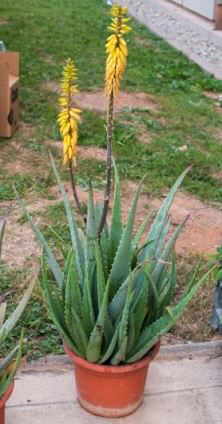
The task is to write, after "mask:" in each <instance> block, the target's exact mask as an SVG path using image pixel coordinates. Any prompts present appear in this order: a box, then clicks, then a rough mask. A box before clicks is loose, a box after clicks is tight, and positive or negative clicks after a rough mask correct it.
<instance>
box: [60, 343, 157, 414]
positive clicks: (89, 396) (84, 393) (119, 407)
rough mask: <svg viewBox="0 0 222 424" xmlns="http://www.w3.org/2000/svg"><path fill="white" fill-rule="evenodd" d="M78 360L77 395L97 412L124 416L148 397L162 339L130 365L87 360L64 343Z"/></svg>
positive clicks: (93, 412) (76, 361)
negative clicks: (148, 378) (147, 388)
mask: <svg viewBox="0 0 222 424" xmlns="http://www.w3.org/2000/svg"><path fill="white" fill-rule="evenodd" d="M64 348H65V351H66V353H68V355H69V357H70V358H71V360H72V361H73V363H74V367H75V380H76V388H77V398H78V401H79V403H80V405H81V406H82V408H83V409H85V410H86V411H88V412H90V413H91V414H93V415H97V416H102V417H107V418H120V417H125V416H127V415H130V414H132V413H133V412H134V411H136V409H137V408H139V406H140V405H141V403H142V402H143V398H144V387H145V381H146V376H147V373H148V370H149V365H150V363H151V361H152V360H153V359H154V358H155V356H156V355H157V354H158V352H159V348H160V342H158V343H157V344H156V345H155V346H154V347H153V349H151V351H150V352H149V353H148V355H147V356H146V357H145V358H143V359H141V360H140V361H138V362H136V363H132V364H129V365H128V364H127V365H118V366H113V365H98V364H93V363H90V362H88V361H86V360H85V359H83V358H80V357H79V356H77V355H76V354H75V353H74V352H72V351H70V349H69V348H68V346H66V345H64Z"/></svg>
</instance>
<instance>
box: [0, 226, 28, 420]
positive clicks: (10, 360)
mask: <svg viewBox="0 0 222 424" xmlns="http://www.w3.org/2000/svg"><path fill="white" fill-rule="evenodd" d="M4 228H5V222H4V221H1V222H0V255H1V249H2V242H3V234H4ZM33 287H34V282H32V283H31V284H30V285H29V287H28V289H26V291H25V293H24V295H23V297H22V299H21V300H20V302H19V304H18V306H17V307H16V309H15V310H14V312H13V313H12V314H11V315H10V316H8V317H7V319H6V320H5V315H6V302H5V301H4V300H0V347H3V343H4V341H5V340H6V338H7V336H8V335H9V334H10V332H11V331H12V329H13V328H14V327H15V325H16V323H17V321H18V320H19V318H20V316H21V314H22V313H23V311H24V309H25V307H26V304H27V302H28V300H29V298H30V296H31V293H32V289H33ZM2 298H3V296H1V299H2ZM22 342H23V337H22V335H21V337H20V341H19V342H18V344H17V345H16V346H15V347H14V348H13V349H12V350H11V351H10V352H9V353H8V354H7V356H6V357H5V358H3V359H2V358H1V359H0V424H4V423H5V404H6V402H7V400H8V399H9V397H10V395H11V394H12V391H13V388H14V377H15V373H16V371H17V369H18V366H19V364H20V360H21V356H22Z"/></svg>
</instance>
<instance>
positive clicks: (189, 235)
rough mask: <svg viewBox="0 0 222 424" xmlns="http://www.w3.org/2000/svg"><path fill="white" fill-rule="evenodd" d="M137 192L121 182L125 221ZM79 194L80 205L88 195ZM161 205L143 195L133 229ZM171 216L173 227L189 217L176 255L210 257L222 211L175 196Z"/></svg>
mask: <svg viewBox="0 0 222 424" xmlns="http://www.w3.org/2000/svg"><path fill="white" fill-rule="evenodd" d="M65 187H66V191H67V193H68V195H69V197H70V199H71V198H72V193H71V190H70V187H69V183H67V184H66V185H65ZM136 189H137V184H135V183H133V182H130V181H124V182H122V195H123V196H122V215H123V219H124V220H126V218H127V215H128V212H129V208H130V205H131V201H132V197H133V195H134V193H135V191H136ZM51 191H52V193H53V194H54V195H56V197H60V195H59V193H58V189H57V187H53V188H52V189H51ZM78 192H79V197H80V200H81V202H86V201H87V192H85V191H82V190H81V189H78ZM60 200H61V198H60ZM95 200H96V201H97V202H102V201H103V193H102V192H98V191H96V192H95ZM161 203H162V201H161V200H159V199H151V198H150V197H149V196H148V195H147V194H145V193H142V194H141V196H140V199H139V202H138V209H137V216H136V227H137V228H138V227H139V225H140V224H141V223H142V222H143V220H144V218H145V217H146V216H147V215H148V214H149V215H150V216H151V217H152V216H153V215H154V214H155V211H156V210H157V209H158V208H159V206H160V204H161ZM170 215H171V220H172V224H173V226H176V225H178V224H180V223H181V222H182V221H183V220H184V219H185V218H186V217H187V216H188V215H189V219H188V221H187V223H186V225H185V228H184V230H183V232H182V233H181V235H180V237H179V239H178V241H177V243H176V251H177V253H179V254H181V255H185V256H189V255H208V254H213V253H215V252H216V249H217V247H219V246H220V245H221V244H222V210H219V209H217V208H215V207H212V206H209V205H207V204H205V203H203V202H201V201H200V200H198V199H196V198H195V197H194V196H189V195H186V194H184V193H178V195H177V196H176V199H175V201H174V204H173V206H172V208H171V212H170ZM151 221H152V218H151Z"/></svg>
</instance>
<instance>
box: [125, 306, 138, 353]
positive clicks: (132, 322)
mask: <svg viewBox="0 0 222 424" xmlns="http://www.w3.org/2000/svg"><path fill="white" fill-rule="evenodd" d="M136 322H137V316H136V315H135V313H133V312H132V310H131V311H130V314H129V329H128V341H127V352H129V351H131V349H132V348H133V346H134V344H135V342H136Z"/></svg>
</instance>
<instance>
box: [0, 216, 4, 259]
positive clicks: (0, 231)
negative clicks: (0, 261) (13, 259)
mask: <svg viewBox="0 0 222 424" xmlns="http://www.w3.org/2000/svg"><path fill="white" fill-rule="evenodd" d="M4 232H5V220H4V219H3V220H1V221H0V258H1V253H2V241H3V237H4Z"/></svg>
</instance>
